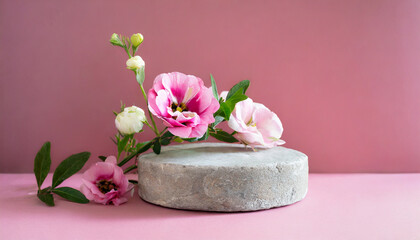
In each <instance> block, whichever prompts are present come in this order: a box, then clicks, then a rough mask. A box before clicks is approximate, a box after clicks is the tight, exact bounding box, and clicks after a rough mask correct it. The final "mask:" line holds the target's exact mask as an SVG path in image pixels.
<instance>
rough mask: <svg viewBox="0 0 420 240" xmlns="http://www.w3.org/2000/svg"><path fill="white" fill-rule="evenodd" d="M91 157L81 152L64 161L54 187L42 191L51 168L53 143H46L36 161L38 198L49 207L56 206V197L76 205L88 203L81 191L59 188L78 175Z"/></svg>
mask: <svg viewBox="0 0 420 240" xmlns="http://www.w3.org/2000/svg"><path fill="white" fill-rule="evenodd" d="M89 157H90V153H89V152H81V153H77V154H74V155H71V156H70V157H68V158H66V159H65V160H63V161H62V162H61V163H60V165H58V167H57V168H56V169H55V171H54V175H53V179H52V185H51V186H50V187H47V188H44V189H41V186H42V183H43V182H44V180H45V178H46V177H47V175H48V173H49V171H50V167H51V143H50V142H46V143H45V144H44V145H43V146H42V147H41V149H40V150H39V151H38V153H37V154H36V157H35V161H34V173H35V178H36V182H37V185H38V194H37V196H38V198H39V199H40V200H41V201H43V202H44V203H45V204H47V205H48V206H54V196H53V194H52V193H55V194H57V195H59V196H60V197H62V198H65V199H67V200H69V201H72V202H76V203H88V202H89V200H88V199H87V198H86V197H85V196H84V195H83V194H82V193H81V192H80V191H79V190H76V189H74V188H71V187H58V186H59V185H60V184H61V183H62V182H63V181H64V180H66V179H67V178H69V177H71V176H72V175H74V174H75V173H77V172H78V171H79V170H80V169H82V167H83V166H84V165H85V163H86V162H87V160H88V159H89Z"/></svg>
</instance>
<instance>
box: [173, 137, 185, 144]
mask: <svg viewBox="0 0 420 240" xmlns="http://www.w3.org/2000/svg"><path fill="white" fill-rule="evenodd" d="M173 140H174V142H177V143H183V142H184V140H182V138H180V137H177V136H176V137H174V139H173Z"/></svg>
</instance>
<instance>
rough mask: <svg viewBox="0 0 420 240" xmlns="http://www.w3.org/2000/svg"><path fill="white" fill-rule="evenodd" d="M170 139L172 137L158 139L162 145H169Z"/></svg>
mask: <svg viewBox="0 0 420 240" xmlns="http://www.w3.org/2000/svg"><path fill="white" fill-rule="evenodd" d="M171 139H172V138H164V139H162V140H160V143H161V144H162V146H166V145H169V144H170V143H171Z"/></svg>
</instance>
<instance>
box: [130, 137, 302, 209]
mask: <svg viewBox="0 0 420 240" xmlns="http://www.w3.org/2000/svg"><path fill="white" fill-rule="evenodd" d="M138 170H139V195H140V197H141V198H142V199H143V200H145V201H147V202H150V203H153V204H157V205H161V206H164V207H170V208H177V209H191V210H203V211H218V212H238V211H255V210H260V209H268V208H273V207H279V206H285V205H289V204H292V203H295V202H297V201H300V200H302V199H303V198H304V197H305V195H306V192H307V190H308V157H307V156H306V155H305V154H303V153H301V152H298V151H295V150H292V149H288V148H284V147H275V148H271V149H258V150H257V151H256V152H253V151H252V150H251V149H249V148H248V149H245V148H244V146H243V145H240V144H226V143H194V144H182V145H177V146H169V147H166V148H163V151H162V153H161V154H160V155H156V154H154V153H149V154H145V155H142V156H140V157H139V159H138Z"/></svg>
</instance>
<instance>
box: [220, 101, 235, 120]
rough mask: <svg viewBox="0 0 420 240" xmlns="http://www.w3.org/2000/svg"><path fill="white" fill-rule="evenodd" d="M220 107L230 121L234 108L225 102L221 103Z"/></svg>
mask: <svg viewBox="0 0 420 240" xmlns="http://www.w3.org/2000/svg"><path fill="white" fill-rule="evenodd" d="M220 109H221V110H222V112H223V114H222V116H223V117H224V118H225V119H226V120H227V121H229V118H230V115H231V114H232V111H233V109H231V108H230V107H229V105H227V104H226V103H225V102H222V103H221V104H220Z"/></svg>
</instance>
